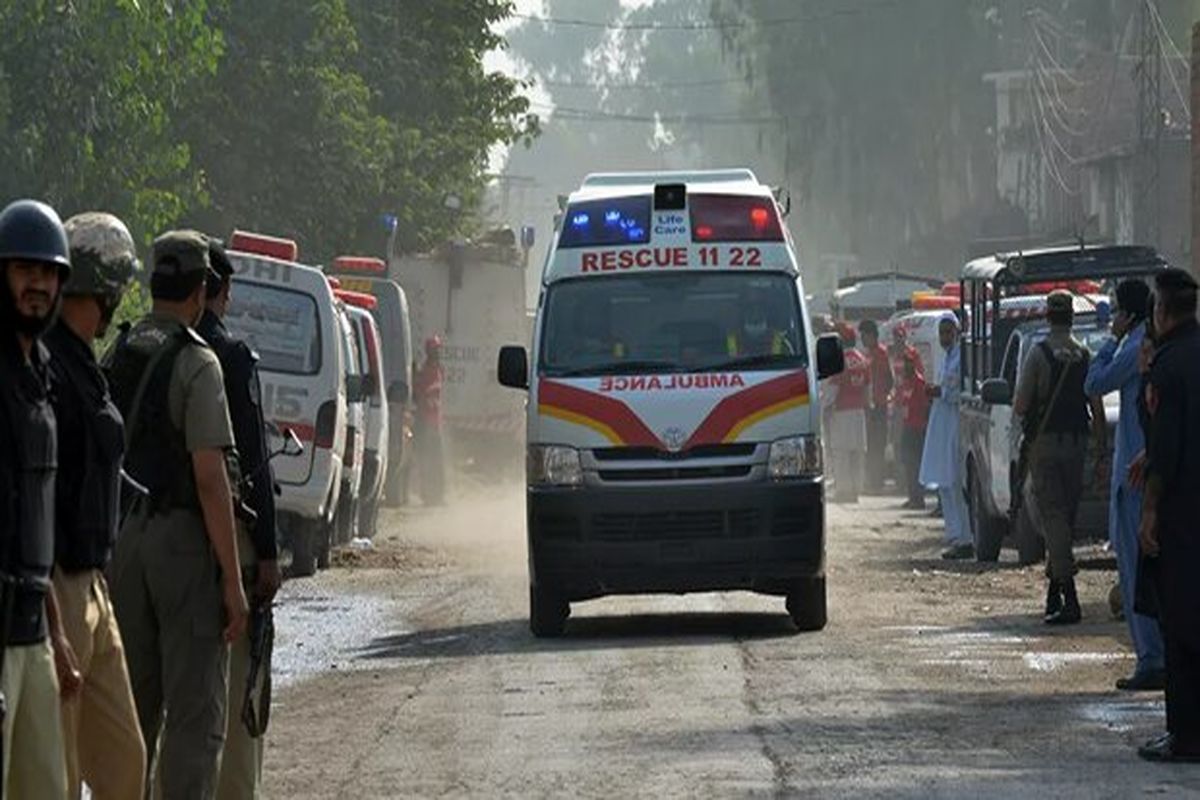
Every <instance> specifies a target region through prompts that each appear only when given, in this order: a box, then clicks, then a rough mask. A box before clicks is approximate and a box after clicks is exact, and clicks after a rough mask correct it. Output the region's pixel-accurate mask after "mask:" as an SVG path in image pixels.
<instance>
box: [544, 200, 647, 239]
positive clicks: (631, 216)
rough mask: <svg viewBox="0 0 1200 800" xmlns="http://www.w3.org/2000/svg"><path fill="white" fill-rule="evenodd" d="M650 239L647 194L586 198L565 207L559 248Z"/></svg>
mask: <svg viewBox="0 0 1200 800" xmlns="http://www.w3.org/2000/svg"><path fill="white" fill-rule="evenodd" d="M649 241H650V197H649V196H648V195H642V196H636V197H616V198H613V199H611V200H588V201H586V202H583V203H575V204H573V205H571V206H569V207H568V208H567V212H566V214H565V216H564V217H563V221H562V233H561V234H559V238H558V246H559V248H560V249H561V248H570V247H606V246H612V245H622V244H645V243H647V242H649Z"/></svg>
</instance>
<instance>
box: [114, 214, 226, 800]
mask: <svg viewBox="0 0 1200 800" xmlns="http://www.w3.org/2000/svg"><path fill="white" fill-rule="evenodd" d="M208 271H209V260H208V240H207V239H206V238H205V237H204V236H202V235H200V234H198V233H195V232H192V231H174V232H171V233H167V234H164V235H163V236H160V237H159V238H158V239H157V240H156V241H155V242H154V266H153V271H152V275H151V278H150V295H151V298H152V299H153V307H152V310H151V312H150V314H149V315H147V316H146V317H145V318H143V319H142V320H140V321H139V322H138V323H137V324H136V325H135V326H134V327H133V328H132V329H131V330H130V331H129V334H128V336H126V337H125V339H124V341H123V342H122V343H121V344H120V346H118V347H117V348H115V349H114V351H113V353H112V355H111V358H110V361H109V364H108V377H109V382H110V384H111V386H112V390H113V395H114V397H115V399H116V402H117V407H118V408H119V409H120V410H121V412H122V414H123V415H124V417H125V424H126V429H127V432H126V441H127V442H128V450H127V452H126V456H125V465H126V470H127V471H128V472H129V473H130V474H131V475H132V476H133V478H134V479H135V480H137V481H138V482H139V483H141V484H142V485H144V486H145V487H146V488H147V489H148V490H149V497H148V498H146V499H145V500H144V501H143V502H142V503H141V504H140V506H139V507H138V508H137V509H136V510H135V511H134V512H133V513H132V514H131V515H130V518H129V519H128V520H127V521H126V523H125V524H124V525H123V526H122V529H121V535H120V538H119V539H118V540H117V547H116V553H115V554H114V557H113V564H112V577H113V586H112V591H113V602H114V604H115V606H116V611H117V620H118V621H119V622H120V626H121V635H122V637H123V638H124V640H125V646H126V656H127V660H128V663H129V674H130V677H131V679H132V682H133V695H134V699H135V700H136V702H137V708H138V718H139V721H140V723H141V729H142V738H143V740H144V741H145V743H146V749H147V752H148V753H151V754H153V753H154V752H155V745H156V744H157V745H158V761H159V767H160V769H159V772H160V773H161V776H162V780H161V784H160V787H159V788H161V790H162V796H163V797H164V798H165V800H174V798H179V797H203V798H211V797H213V796H214V795H215V793H216V787H217V772H218V768H219V765H220V758H221V748H222V746H223V744H224V740H225V712H226V700H227V697H228V685H227V677H226V672H227V669H228V656H229V648H228V644H229V643H230V642H233V641H237V640H238V639H239V638H241V637H242V636H244V635H245V631H246V615H247V608H246V596H245V593H244V591H243V589H242V575H241V569H240V566H239V564H238V552H237V540H236V537H235V532H234V530H235V529H234V517H233V501H232V493H231V489H230V481H229V469H228V467H229V465H228V464H227V461H226V458H227V456H228V453H229V452H230V451H231V450H232V448H233V431H232V429H231V427H230V423H229V411H228V408H227V406H226V401H225V383H224V377H223V375H222V374H221V365H220V363H219V362H218V361H217V357H216V355H215V354H214V353H213V352H212V350H210V349H209V348H208V346H207V345H206V344H205V343H204V340H203V339H201V338H200V336H199V334H197V333H196V332H195V331H194V330H193V329H192V327H191V326H193V325H195V324H196V323H197V322H199V320H200V315H201V314H202V313H203V311H204V303H205V278H206V276H207V274H208ZM164 714H165V717H166V721H165V724H164V722H163V717H164ZM160 729H161V734H162V739H161V742H160V741H159V734H160Z"/></svg>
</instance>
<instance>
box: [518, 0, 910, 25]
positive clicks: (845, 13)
mask: <svg viewBox="0 0 1200 800" xmlns="http://www.w3.org/2000/svg"><path fill="white" fill-rule="evenodd" d="M901 2H902V0H878V2H875V3H871V4H870V5H866V6H861V7H859V8H842V9H834V10H831V11H826V12H823V13H820V14H801V15H797V16H793V17H780V18H778V19H772V20H760V21H743V22H716V21H713V22H604V21H600V20H590V19H576V18H568V17H544V16H540V15H537V14H520V13H514V14H512V15H511V17H512V18H514V19H521V20H525V21H527V22H538V23H541V24H543V25H559V26H563V27H574V28H595V29H600V30H608V31H722V30H740V29H745V28H750V27H755V26H761V27H764V28H774V27H778V26H781V25H799V24H803V23H806V22H821V21H823V20H827V19H835V18H837V17H855V16H860V15H862V14H867V13H870V12H872V11H876V10H879V9H881V8H887V7H891V6H897V5H900V4H901Z"/></svg>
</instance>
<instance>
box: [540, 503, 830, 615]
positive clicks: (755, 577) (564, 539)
mask: <svg viewBox="0 0 1200 800" xmlns="http://www.w3.org/2000/svg"><path fill="white" fill-rule="evenodd" d="M527 513H528V521H527V524H528V539H529V569H530V578H531V580H532V581H533V582H534V583H535V584H536V585H538V586H539V587H542V588H546V589H548V590H550V591H553V592H555V593H556V594H558V595H559V596H561V597H563V598H564V599H566V600H585V599H588V598H593V597H600V596H603V595H610V594H643V593H680V594H682V593H685V592H704V591H726V590H736V589H748V590H752V591H756V592H762V593H765V594H776V595H783V594H787V593H788V591H789V590H790V589H791V587H792V586H793V585H794V584H795V583H796V581H797V580H799V579H804V578H812V577H818V576H821V575H823V574H824V568H825V504H824V485H823V483H822V482H821V481H820V480H810V481H787V482H766V481H764V482H754V483H748V484H720V485H707V484H698V485H689V486H685V487H684V486H680V487H665V486H649V487H647V486H639V487H619V488H607V487H606V488H594V487H587V488H585V489H542V488H537V489H534V488H531V489H529V492H528V502H527Z"/></svg>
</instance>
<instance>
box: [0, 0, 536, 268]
mask: <svg viewBox="0 0 1200 800" xmlns="http://www.w3.org/2000/svg"><path fill="white" fill-rule="evenodd" d="M510 13H511V4H510V2H508V0H447V2H437V3H428V2H420V1H419V0H399V1H397V0H390V1H389V0H189V1H188V2H183V3H181V2H165V0H25V1H24V2H20V3H5V4H0V30H3V31H4V33H5V36H4V37H3V39H2V40H0V159H3V161H2V163H4V165H5V168H4V170H3V173H2V174H0V195H2V196H5V197H14V196H19V195H33V196H39V197H44V198H47V199H49V200H50V201H52V202H54V203H55V204H56V205H58V206H59V207H60V208H61V209H62V210H64V212H66V213H69V212H71V211H75V210H79V209H83V208H85V207H87V208H104V209H106V210H110V211H113V212H114V213H117V214H119V215H120V216H122V217H123V218H125V219H126V220H127V222H128V223H129V224H130V225H131V227H132V228H133V229H134V230H135V232H136V234H137V235H138V236H139V238H141V239H142V240H143V241H148V240H149V239H151V238H153V235H154V234H155V233H156V232H160V231H161V230H162V229H163V228H165V227H167V226H169V225H176V224H187V225H191V226H194V227H197V228H200V229H202V230H206V231H211V232H215V233H220V234H227V233H228V232H229V231H230V230H231V229H232V228H233V227H235V226H237V227H245V228H252V229H258V230H262V231H264V232H270V233H276V234H282V235H287V236H292V237H294V238H296V239H297V240H299V241H300V243H301V246H302V252H303V254H304V256H303V257H304V258H306V259H307V260H312V261H320V260H323V259H326V258H328V257H331V256H333V255H336V254H337V253H339V252H344V251H346V250H350V249H354V248H368V249H371V250H375V251H378V250H379V249H380V247H381V245H382V244H383V242H384V241H385V239H386V231H385V229H384V227H383V225H382V223H381V221H380V220H381V216H382V215H384V214H394V215H396V216H398V217H399V219H400V226H399V229H398V232H397V233H398V239H399V242H400V244H401V246H402V247H407V248H416V247H420V246H424V245H428V244H430V243H432V242H434V241H436V240H437V239H439V238H441V237H443V236H445V235H447V234H448V233H450V232H451V231H452V230H454V229H456V228H457V227H458V226H461V225H462V224H464V220H465V219H467V218H468V215H465V214H464V215H458V216H455V215H449V214H447V213H445V209H444V207H443V205H444V199H445V197H446V196H447V195H449V194H455V195H458V196H459V197H461V198H462V199H463V200H464V202H465V203H467V204H469V203H470V202H471V201H472V200H473V199H474V198H475V197H477V196H478V194H479V192H480V190H481V187H482V186H483V184H484V180H485V175H484V172H485V167H486V163H487V154H488V152H489V149H490V148H492V147H493V146H495V145H497V144H507V143H512V142H514V141H518V140H520V139H523V138H529V137H531V136H532V135H533V134H534V133H535V132H536V129H537V126H536V119H534V118H532V117H530V116H528V115H527V113H526V102H525V100H524V99H523V98H521V97H520V89H521V87H520V86H519V85H518V84H517V83H516V82H514V81H512V80H511V79H508V78H505V77H504V76H501V75H496V74H488V73H487V72H486V71H485V70H484V68H483V65H482V59H483V56H484V54H485V53H486V52H487V51H488V50H490V49H492V48H494V47H497V46H500V45H501V44H502V42H501V41H500V40H499V39H497V37H496V36H495V35H494V34H493V33H492V32H491V25H492V24H493V23H495V22H497V21H499V20H501V19H503V18H504V17H506V16H507V15H508V14H510Z"/></svg>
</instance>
